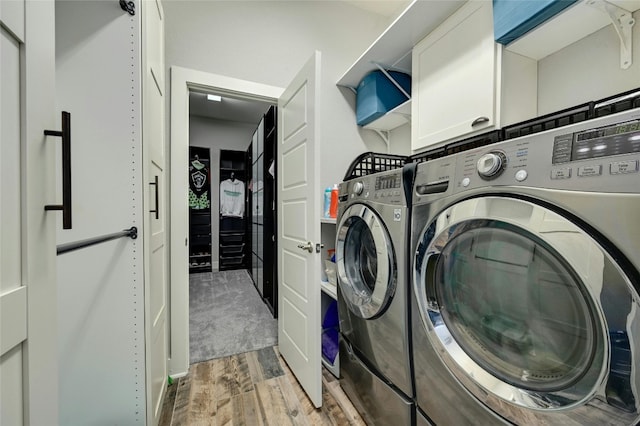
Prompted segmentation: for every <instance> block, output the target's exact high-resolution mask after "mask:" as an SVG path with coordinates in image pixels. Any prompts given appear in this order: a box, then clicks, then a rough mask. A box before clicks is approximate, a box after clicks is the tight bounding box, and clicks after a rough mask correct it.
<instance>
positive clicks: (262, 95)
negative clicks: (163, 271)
mask: <svg viewBox="0 0 640 426" xmlns="http://www.w3.org/2000/svg"><path fill="white" fill-rule="evenodd" d="M190 89H192V90H206V91H212V92H215V93H217V94H223V95H224V94H227V95H232V96H234V97H239V98H245V99H252V100H259V101H268V102H272V103H274V104H275V103H277V101H278V98H279V97H280V95H281V94H282V92H283V91H284V89H282V88H280V87H275V86H269V85H266V84H261V83H256V82H252V81H246V80H239V79H237V78H233V77H227V76H223V75H217V74H209V73H206V72H203V71H196V70H192V69H187V68H182V67H175V66H174V67H171V139H170V145H171V148H170V158H169V170H170V181H171V185H170V194H169V202H170V206H171V207H170V214H171V215H170V219H171V220H170V236H169V242H170V244H169V250H170V256H171V257H170V267H171V273H170V280H171V291H170V294H169V298H170V306H171V310H170V312H169V315H170V324H171V330H170V333H171V338H170V342H171V347H170V356H169V374H170V375H171V377H180V376H182V375H185V374H186V373H187V370H188V369H189V279H188V278H189V266H188V265H189V262H188V258H189V253H188V240H187V238H188V236H189V220H188V210H187V201H186V200H187V199H188V197H187V188H188V181H187V163H188V160H189V90H190ZM174 200H175V202H174ZM180 200H184V202H181V201H180Z"/></svg>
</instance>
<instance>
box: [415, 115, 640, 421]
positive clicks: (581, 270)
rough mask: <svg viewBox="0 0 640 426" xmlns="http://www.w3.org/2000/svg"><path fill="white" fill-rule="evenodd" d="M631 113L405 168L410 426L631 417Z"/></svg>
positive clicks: (638, 211)
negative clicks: (410, 193) (412, 171)
mask: <svg viewBox="0 0 640 426" xmlns="http://www.w3.org/2000/svg"><path fill="white" fill-rule="evenodd" d="M639 165H640V109H635V110H630V111H627V112H624V113H619V114H615V115H610V116H607V117H603V118H598V119H595V120H591V121H585V122H582V123H579V124H574V125H571V126H567V127H564V128H559V129H555V130H550V131H547V132H543V133H538V134H535V135H531V136H527V137H522V138H518V139H513V140H509V141H505V142H501V143H498V144H494V145H491V146H487V147H483V148H476V149H473V150H469V151H466V152H462V153H459V154H455V155H452V156H450V157H443V158H439V159H436V160H432V161H430V162H427V163H422V164H420V165H419V166H418V169H417V172H416V179H415V186H414V202H413V214H412V237H411V246H412V248H413V255H412V261H411V262H412V266H411V270H412V278H411V279H412V288H413V292H412V302H411V303H412V341H413V361H414V369H415V370H414V371H415V385H416V402H417V406H418V411H419V413H418V418H419V419H421V420H420V423H424V422H425V421H427V420H429V421H431V422H433V423H435V424H438V425H457V424H482V425H487V424H502V423H504V424H509V423H513V424H521V425H529V424H547V425H551V424H562V425H588V424H594V425H596V424H597V425H601V424H616V425H633V424H638V421H639V420H640V369H638V368H637V367H638V365H640V364H639V362H638V357H639V356H640V294H639V293H638V290H639V286H640V272H639V271H640V219H639V218H640V193H639V192H640V185H639V182H640V172H639Z"/></svg>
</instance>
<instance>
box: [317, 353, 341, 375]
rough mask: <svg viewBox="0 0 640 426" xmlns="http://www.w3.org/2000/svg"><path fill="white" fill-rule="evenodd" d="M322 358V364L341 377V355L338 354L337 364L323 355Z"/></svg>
mask: <svg viewBox="0 0 640 426" xmlns="http://www.w3.org/2000/svg"><path fill="white" fill-rule="evenodd" d="M321 358H322V365H324V366H325V367H327V370H329V371H330V372H331V374H333V375H334V376H335V377H336V378H338V379H339V378H340V355H336V361H335V364H331V363H330V362H329V361H327V360H326V359H325V358H324V357H323V356H321Z"/></svg>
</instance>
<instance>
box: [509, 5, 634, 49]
mask: <svg viewBox="0 0 640 426" xmlns="http://www.w3.org/2000/svg"><path fill="white" fill-rule="evenodd" d="M590 3H594V5H590ZM596 3H603V2H602V0H595V1H594V0H586V1H580V2H578V3H576V4H575V5H573V6H571V7H569V8H567V9H566V10H564V11H563V12H562V13H559V14H558V15H556V16H555V17H553V18H552V19H549V20H548V21H547V22H545V23H544V24H542V25H539V26H538V27H536V28H535V29H534V30H532V31H530V32H528V33H527V34H525V35H524V36H522V37H520V38H519V39H517V40H515V41H513V42H512V43H510V44H509V45H507V46H506V49H507V50H509V51H511V52H514V53H518V54H520V55H522V56H526V57H528V58H532V59H535V60H540V59H542V58H545V57H546V56H549V55H551V54H553V53H555V52H557V51H559V50H561V49H563V48H565V47H567V46H569V45H570V44H572V43H575V42H576V41H578V40H580V39H582V38H584V37H587V36H588V35H590V34H592V33H594V32H596V31H598V30H600V29H601V28H604V27H606V26H607V25H610V24H611V23H612V20H611V18H610V17H609V15H608V14H607V13H605V12H604V11H603V10H602V9H601V8H600V7H598V6H597V5H596ZM608 3H611V4H612V5H614V7H616V6H619V7H621V8H623V9H626V10H627V11H629V12H634V11H636V10H638V9H640V0H623V1H619V0H608ZM602 7H604V6H602Z"/></svg>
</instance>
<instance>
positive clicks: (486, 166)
mask: <svg viewBox="0 0 640 426" xmlns="http://www.w3.org/2000/svg"><path fill="white" fill-rule="evenodd" d="M506 165H507V156H506V155H504V153H503V152H500V151H492V152H488V153H486V154H484V155H483V156H482V157H480V159H479V160H478V163H477V169H478V174H479V175H480V177H481V178H483V179H491V178H493V177H496V176H498V175H500V173H502V171H503V170H504V168H505V167H506Z"/></svg>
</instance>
